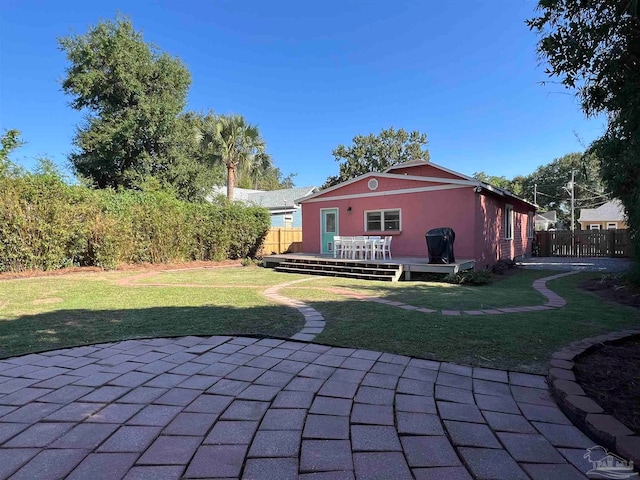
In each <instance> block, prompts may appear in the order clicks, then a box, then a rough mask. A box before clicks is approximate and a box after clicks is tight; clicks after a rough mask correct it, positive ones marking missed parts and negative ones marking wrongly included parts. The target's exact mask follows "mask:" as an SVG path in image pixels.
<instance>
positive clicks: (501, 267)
mask: <svg viewBox="0 0 640 480" xmlns="http://www.w3.org/2000/svg"><path fill="white" fill-rule="evenodd" d="M515 266H516V262H515V261H514V260H511V259H507V260H503V259H500V260H498V261H497V262H496V263H495V264H494V265H493V266H492V267H491V271H492V272H493V273H497V274H498V275H502V274H504V272H505V271H506V270H509V269H511V268H515Z"/></svg>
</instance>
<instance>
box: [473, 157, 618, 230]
mask: <svg viewBox="0 0 640 480" xmlns="http://www.w3.org/2000/svg"><path fill="white" fill-rule="evenodd" d="M572 171H573V172H574V183H575V185H574V196H575V200H574V208H575V210H576V213H577V211H578V209H580V208H592V207H595V206H599V205H601V204H603V203H604V202H606V201H607V199H608V197H607V195H606V194H605V193H604V187H603V184H602V177H601V175H600V162H599V160H598V158H597V157H596V156H595V155H594V154H593V153H590V152H587V153H569V154H567V155H563V156H562V157H560V158H556V159H554V160H553V161H552V162H550V163H548V164H546V165H541V166H540V167H538V168H536V170H535V171H534V172H532V173H530V174H528V175H524V176H523V175H518V176H516V177H514V178H513V179H511V180H509V179H508V178H506V177H504V176H502V177H497V176H492V175H488V174H486V173H485V172H476V173H474V174H473V177H474V178H476V179H478V180H480V181H482V182H486V183H489V184H491V185H494V186H496V187H499V188H504V189H506V190H509V191H510V192H512V193H514V194H516V195H518V196H520V197H522V198H524V199H525V200H528V201H530V202H535V203H536V204H537V205H538V206H539V207H540V210H541V211H547V210H556V211H557V213H558V218H559V219H560V221H562V222H566V223H569V219H570V218H571V201H570V200H571V196H570V185H569V184H570V182H571V172H572ZM576 217H577V215H576Z"/></svg>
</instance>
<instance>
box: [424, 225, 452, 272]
mask: <svg viewBox="0 0 640 480" xmlns="http://www.w3.org/2000/svg"><path fill="white" fill-rule="evenodd" d="M425 238H426V240H427V249H428V250H429V263H455V261H456V259H455V257H454V255H453V242H454V241H455V239H456V233H455V232H454V231H453V229H451V228H447V227H443V228H432V229H431V230H429V231H428V232H427V233H426V234H425Z"/></svg>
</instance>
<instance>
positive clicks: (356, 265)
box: [286, 258, 400, 270]
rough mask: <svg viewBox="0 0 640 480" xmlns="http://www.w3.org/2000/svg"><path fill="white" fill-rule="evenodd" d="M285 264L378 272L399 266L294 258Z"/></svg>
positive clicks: (357, 261)
mask: <svg viewBox="0 0 640 480" xmlns="http://www.w3.org/2000/svg"><path fill="white" fill-rule="evenodd" d="M286 263H297V264H314V265H334V266H338V267H347V266H348V267H354V268H375V269H378V270H397V269H398V268H400V264H398V263H375V262H367V261H366V260H354V261H344V260H331V259H311V258H300V259H298V258H295V259H287V260H286Z"/></svg>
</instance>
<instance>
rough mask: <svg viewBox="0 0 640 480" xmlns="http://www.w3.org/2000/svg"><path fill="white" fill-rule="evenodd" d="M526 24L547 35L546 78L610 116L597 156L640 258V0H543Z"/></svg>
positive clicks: (543, 46)
mask: <svg viewBox="0 0 640 480" xmlns="http://www.w3.org/2000/svg"><path fill="white" fill-rule="evenodd" d="M538 12H539V16H538V17H535V18H533V19H531V20H528V21H527V24H528V25H529V27H530V28H531V29H532V30H535V31H537V32H538V33H539V34H540V35H541V39H540V41H539V43H538V53H539V54H540V57H541V58H542V59H543V60H545V61H546V62H547V64H548V68H547V73H548V75H549V76H551V77H558V78H559V79H560V81H561V83H562V84H563V85H565V87H567V88H569V89H572V90H574V91H575V93H576V95H577V97H578V98H579V99H580V100H581V103H582V110H583V111H584V113H585V114H586V115H587V116H594V115H597V114H601V113H604V114H606V116H607V131H606V133H605V134H604V135H603V136H602V137H601V138H600V139H598V140H596V141H595V142H594V143H593V144H592V145H591V148H590V150H591V151H592V152H593V153H594V154H595V155H596V156H597V157H598V158H600V161H601V170H602V177H603V180H604V183H605V185H606V187H607V190H608V191H609V192H610V193H611V194H612V196H614V197H616V198H619V199H620V200H621V201H622V203H623V205H624V206H625V210H626V212H627V215H628V222H627V223H628V225H629V228H630V229H631V232H632V239H633V242H634V248H635V252H636V254H638V255H640V235H639V234H638V233H639V232H640V69H639V68H638V66H639V65H638V59H639V58H640V17H639V15H638V2H637V0H584V1H579V2H576V1H575V0H541V1H540V2H539V4H538Z"/></svg>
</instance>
